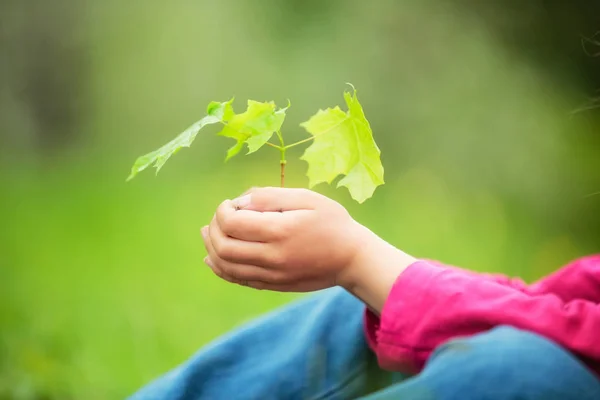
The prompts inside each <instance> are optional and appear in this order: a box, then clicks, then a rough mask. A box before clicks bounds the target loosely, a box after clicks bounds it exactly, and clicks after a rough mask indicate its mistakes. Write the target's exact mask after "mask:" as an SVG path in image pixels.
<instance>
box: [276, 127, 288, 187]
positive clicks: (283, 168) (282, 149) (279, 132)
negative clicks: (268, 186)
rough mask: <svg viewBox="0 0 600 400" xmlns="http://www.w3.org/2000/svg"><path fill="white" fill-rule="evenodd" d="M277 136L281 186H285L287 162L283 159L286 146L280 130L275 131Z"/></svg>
mask: <svg viewBox="0 0 600 400" xmlns="http://www.w3.org/2000/svg"><path fill="white" fill-rule="evenodd" d="M277 137H278V138H279V143H281V146H279V151H280V152H281V160H280V161H279V165H281V187H285V164H286V163H287V161H286V159H285V151H286V150H287V148H286V147H285V143H284V142H283V136H282V135H281V131H277Z"/></svg>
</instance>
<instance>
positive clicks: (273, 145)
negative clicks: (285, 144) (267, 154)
mask: <svg viewBox="0 0 600 400" xmlns="http://www.w3.org/2000/svg"><path fill="white" fill-rule="evenodd" d="M265 144H266V145H267V146H271V147H274V148H276V149H277V150H280V151H281V146H277V145H276V144H274V143H271V142H267V143H265Z"/></svg>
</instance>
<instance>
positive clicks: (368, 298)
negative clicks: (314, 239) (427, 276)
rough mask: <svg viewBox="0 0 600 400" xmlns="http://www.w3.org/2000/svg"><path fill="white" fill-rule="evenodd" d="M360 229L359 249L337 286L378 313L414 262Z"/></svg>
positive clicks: (413, 259) (380, 239)
mask: <svg viewBox="0 0 600 400" xmlns="http://www.w3.org/2000/svg"><path fill="white" fill-rule="evenodd" d="M360 229H361V230H362V233H361V237H362V240H361V241H360V242H359V246H358V249H359V250H358V251H357V253H356V254H355V255H354V257H353V258H352V260H351V262H350V264H349V265H348V266H347V267H346V268H345V269H344V271H343V273H342V274H340V276H339V284H340V286H342V287H343V288H344V289H346V290H347V291H349V292H350V293H352V294H353V295H355V296H356V297H358V298H359V299H361V300H362V301H363V302H364V303H366V304H367V305H368V306H369V307H370V308H371V309H372V310H374V311H376V312H377V313H380V312H381V309H382V308H383V305H384V304H385V301H386V300H387V297H388V295H389V293H390V291H391V289H392V287H393V285H394V283H395V282H396V280H397V279H398V277H399V276H400V274H402V272H403V271H404V270H405V269H406V268H407V267H408V266H410V265H411V264H413V263H414V262H415V261H416V259H415V258H414V257H412V256H410V255H408V254H406V253H404V252H403V251H401V250H399V249H397V248H396V247H394V246H392V245H391V244H389V243H388V242H386V241H385V240H383V239H382V238H380V237H379V236H377V235H376V234H375V233H373V232H372V231H370V230H369V229H367V228H366V227H364V226H362V225H361V226H360Z"/></svg>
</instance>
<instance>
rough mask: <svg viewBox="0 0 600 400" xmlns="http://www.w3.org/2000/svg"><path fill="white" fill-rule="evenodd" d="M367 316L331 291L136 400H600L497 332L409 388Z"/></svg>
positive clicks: (467, 345) (513, 335)
mask: <svg viewBox="0 0 600 400" xmlns="http://www.w3.org/2000/svg"><path fill="white" fill-rule="evenodd" d="M363 313H364V306H363V305H362V303H361V302H360V301H358V300H357V299H355V298H354V297H353V296H351V295H349V294H347V293H346V292H345V291H343V290H341V289H339V288H334V289H328V290H324V291H322V292H319V293H317V294H314V295H312V296H309V297H306V298H304V299H302V300H300V301H297V302H294V303H292V304H290V305H288V306H286V307H283V308H282V309H280V310H277V311H275V312H272V313H270V314H268V315H266V316H264V317H262V318H259V319H257V320H255V321H253V322H251V323H249V324H247V325H244V326H242V327H240V328H238V329H236V330H235V331H233V332H231V333H229V334H227V335H225V336H223V337H221V338H220V339H218V340H217V341H215V342H213V343H211V344H209V345H208V346H206V347H205V348H203V349H201V350H200V351H199V352H198V353H197V354H196V355H194V356H193V357H192V358H191V359H190V360H188V361H187V362H186V363H184V364H182V365H181V366H179V367H177V368H176V369H174V370H172V371H171V372H169V373H167V374H165V375H164V376H162V377H160V378H158V379H156V380H155V381H154V382H151V383H150V384H149V385H147V386H146V387H144V388H142V389H141V390H140V391H139V392H137V393H136V394H134V395H133V396H132V397H131V398H130V400H154V399H157V400H158V399H161V400H162V399H168V400H192V399H194V400H204V399H211V400H220V399H241V400H245V399H257V400H267V399H291V400H294V399H302V400H316V399H356V398H360V397H363V396H367V397H364V398H365V399H368V400H382V399H416V400H420V399H423V400H425V399H442V400H446V399H448V400H450V399H463V400H469V399H477V400H480V399H481V400H484V399H501V400H502V399H549V400H552V399H559V398H560V399H565V400H570V399H577V400H587V399H600V382H599V381H598V380H597V379H596V378H595V376H594V375H592V374H591V373H590V372H589V371H588V370H586V369H585V368H584V367H583V366H582V364H580V363H579V362H578V361H577V360H576V359H575V358H574V357H572V356H571V355H569V354H568V353H567V352H566V351H564V350H562V349H561V348H560V347H558V346H556V345H555V344H553V343H551V342H550V341H547V340H545V339H543V338H541V337H539V336H537V335H534V334H531V333H526V332H522V331H519V330H516V329H513V328H508V327H499V328H496V329H493V330H491V331H489V332H486V333H483V334H480V335H477V336H474V337H472V338H468V339H461V340H454V341H451V342H449V343H447V344H445V345H443V346H440V348H438V349H437V350H436V352H435V353H434V354H433V356H432V357H431V358H430V360H429V362H428V364H427V365H426V367H425V369H424V371H423V372H421V373H420V374H419V375H417V376H415V377H412V378H409V377H404V376H402V375H401V374H398V373H392V372H388V371H383V370H381V369H379V368H378V366H377V360H376V358H375V356H374V354H373V353H372V352H371V351H370V350H369V349H368V346H367V344H366V342H365V339H364V333H363Z"/></svg>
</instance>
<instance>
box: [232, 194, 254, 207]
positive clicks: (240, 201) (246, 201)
mask: <svg viewBox="0 0 600 400" xmlns="http://www.w3.org/2000/svg"><path fill="white" fill-rule="evenodd" d="M251 201H252V196H251V195H249V194H247V195H244V196H242V197H238V198H237V199H234V200H233V206H234V207H236V208H246V207H248V206H249V205H250V202H251Z"/></svg>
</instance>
